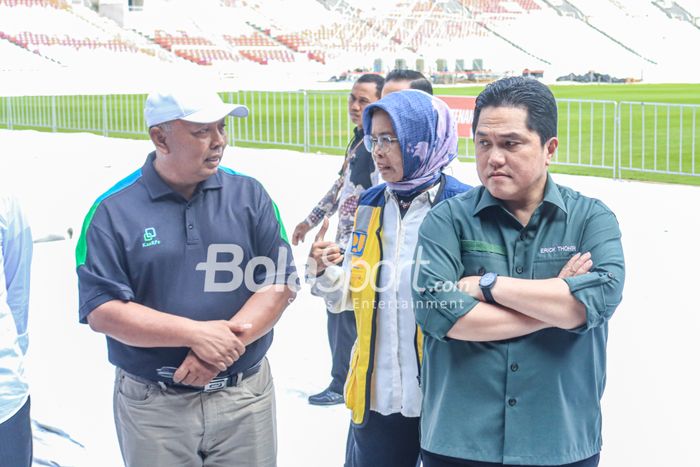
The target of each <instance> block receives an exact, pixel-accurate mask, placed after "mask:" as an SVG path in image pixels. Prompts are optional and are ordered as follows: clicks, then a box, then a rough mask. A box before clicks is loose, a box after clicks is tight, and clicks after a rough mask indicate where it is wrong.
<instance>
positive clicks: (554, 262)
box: [532, 254, 573, 279]
mask: <svg viewBox="0 0 700 467" xmlns="http://www.w3.org/2000/svg"><path fill="white" fill-rule="evenodd" d="M572 256H573V255H572V254H566V255H564V256H556V257H553V258H547V259H542V260H538V261H535V262H534V263H533V277H532V278H533V279H551V278H552V277H557V276H558V275H559V272H560V271H561V270H562V268H563V267H564V265H565V264H566V262H567V261H569V259H570V258H571V257H572Z"/></svg>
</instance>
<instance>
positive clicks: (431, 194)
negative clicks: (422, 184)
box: [384, 178, 442, 206]
mask: <svg viewBox="0 0 700 467" xmlns="http://www.w3.org/2000/svg"><path fill="white" fill-rule="evenodd" d="M441 180H442V178H441ZM441 185H442V182H441V181H440V182H438V183H436V184H435V185H433V186H431V187H430V188H428V189H427V190H426V191H424V192H422V193H420V194H419V195H418V196H416V197H415V198H413V201H415V200H417V199H418V198H424V197H426V196H427V197H428V202H429V203H430V205H431V206H432V205H433V204H434V203H435V199H436V198H437V195H438V193H439V192H440V186H441ZM391 197H394V198H395V197H396V194H395V193H394V192H393V191H392V190H391V188H389V187H387V188H386V190H384V198H385V199H389V198H391Z"/></svg>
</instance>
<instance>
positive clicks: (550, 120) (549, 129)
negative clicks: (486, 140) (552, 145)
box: [472, 76, 557, 145]
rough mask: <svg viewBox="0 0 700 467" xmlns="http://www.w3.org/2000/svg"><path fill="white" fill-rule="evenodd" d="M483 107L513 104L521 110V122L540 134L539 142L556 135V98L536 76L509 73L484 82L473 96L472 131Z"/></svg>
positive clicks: (474, 130)
mask: <svg viewBox="0 0 700 467" xmlns="http://www.w3.org/2000/svg"><path fill="white" fill-rule="evenodd" d="M486 107H516V108H520V109H523V110H525V111H526V112H527V119H526V120H525V124H526V125H527V128H528V129H529V130H531V131H535V132H536V133H537V134H538V135H539V136H540V142H541V143H542V145H544V144H545V143H546V142H547V140H549V139H550V138H553V137H555V136H557V101H556V99H554V95H553V94H552V91H550V90H549V88H548V87H547V86H545V85H544V84H542V83H540V82H539V81H537V80H536V79H533V78H523V77H522V76H513V77H510V78H503V79H499V80H498V81H494V82H493V83H491V84H489V85H488V86H486V87H485V88H484V90H483V91H481V94H479V96H478V97H477V98H476V106H475V108H474V118H473V119H472V135H474V134H476V127H477V125H478V124H479V115H480V114H481V111H482V110H483V109H484V108H486Z"/></svg>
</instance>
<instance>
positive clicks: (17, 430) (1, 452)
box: [0, 399, 33, 467]
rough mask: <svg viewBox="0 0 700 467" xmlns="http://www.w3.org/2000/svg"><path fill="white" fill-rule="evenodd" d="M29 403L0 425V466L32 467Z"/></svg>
mask: <svg viewBox="0 0 700 467" xmlns="http://www.w3.org/2000/svg"><path fill="white" fill-rule="evenodd" d="M30 405H31V403H30V401H29V399H27V402H26V403H25V404H24V405H23V406H22V408H21V409H19V411H18V412H17V413H16V414H14V415H13V416H12V417H10V419H9V420H7V421H5V422H4V423H1V424H0V465H7V466H10V465H11V466H12V467H29V466H30V465H32V447H33V445H32V420H31V417H30V416H29V408H30Z"/></svg>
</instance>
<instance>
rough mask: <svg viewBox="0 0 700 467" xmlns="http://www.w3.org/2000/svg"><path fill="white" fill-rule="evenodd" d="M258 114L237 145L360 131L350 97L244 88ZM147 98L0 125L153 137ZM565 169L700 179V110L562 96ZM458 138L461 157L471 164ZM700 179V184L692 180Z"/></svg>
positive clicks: (16, 117)
mask: <svg viewBox="0 0 700 467" xmlns="http://www.w3.org/2000/svg"><path fill="white" fill-rule="evenodd" d="M221 95H222V98H223V99H224V100H225V101H228V102H238V103H241V104H245V105H247V106H248V107H249V108H250V110H251V113H250V116H249V117H248V118H246V119H233V120H231V121H229V122H228V123H229V144H231V145H236V144H239V145H247V146H258V147H271V148H286V149H294V150H300V151H304V152H317V151H323V152H330V153H336V154H342V153H343V150H344V149H345V145H346V144H347V141H348V140H349V139H350V135H351V132H352V123H351V122H350V120H349V118H348V116H347V102H346V99H347V96H346V93H345V92H324V91H280V92H268V91H237V92H226V93H222V94H221ZM145 97H146V96H145V95H143V94H108V95H68V96H58V95H54V96H12V97H10V96H7V97H0V128H7V129H37V130H43V131H54V132H56V131H61V132H91V133H96V134H101V135H104V136H112V137H122V138H147V137H148V135H147V131H146V130H147V129H146V124H145V122H144V119H143V112H142V109H143V103H144V101H145ZM557 103H558V107H559V136H560V145H559V148H558V150H557V154H556V156H555V158H554V160H553V165H554V166H555V167H557V170H558V171H563V172H570V173H578V174H581V173H585V174H588V175H598V176H604V177H612V178H638V177H636V176H635V174H640V173H641V174H661V175H680V176H687V177H691V178H692V180H696V181H697V180H700V178H697V177H700V172H699V171H698V170H697V169H696V166H697V165H698V163H699V159H700V155H698V154H697V153H698V146H699V144H698V134H699V133H700V131H699V130H700V129H699V128H698V127H699V126H700V122H699V121H698V118H697V114H698V109H700V105H686V104H664V103H641V102H620V103H617V102H614V101H600V100H575V99H559V100H558V101H557ZM470 147H471V142H470V141H469V140H468V139H466V138H461V139H460V159H462V160H466V161H473V160H474V154H473V149H471V154H470ZM692 183H696V182H692Z"/></svg>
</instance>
